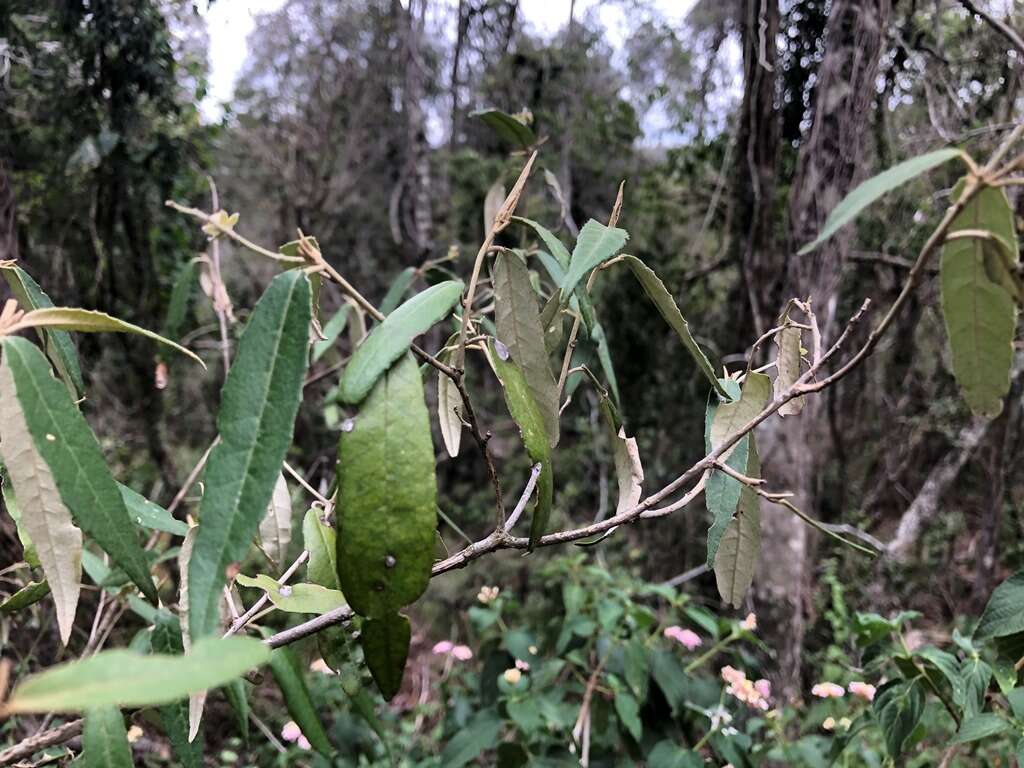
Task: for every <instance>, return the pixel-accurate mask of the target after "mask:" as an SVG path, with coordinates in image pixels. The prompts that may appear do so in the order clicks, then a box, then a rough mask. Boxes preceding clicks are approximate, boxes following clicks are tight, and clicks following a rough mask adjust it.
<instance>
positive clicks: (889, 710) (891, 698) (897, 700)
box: [872, 679, 925, 760]
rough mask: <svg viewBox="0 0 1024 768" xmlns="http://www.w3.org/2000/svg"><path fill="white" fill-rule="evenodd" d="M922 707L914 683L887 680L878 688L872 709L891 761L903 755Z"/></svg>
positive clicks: (920, 694)
mask: <svg viewBox="0 0 1024 768" xmlns="http://www.w3.org/2000/svg"><path fill="white" fill-rule="evenodd" d="M924 704H925V696H924V691H923V690H922V688H921V685H920V683H919V682H918V681H917V680H900V679H897V680H891V681H889V682H888V683H886V684H885V685H883V686H882V687H881V688H879V689H878V692H877V693H876V695H875V700H874V704H873V705H872V709H873V711H874V714H875V719H876V720H877V721H878V726H879V727H880V728H881V729H882V736H883V737H884V738H885V746H886V750H887V751H888V752H889V756H890V757H891V758H892V759H893V760H896V759H898V758H899V757H900V755H901V754H903V749H904V747H905V746H906V743H907V740H908V739H909V738H910V735H911V734H912V733H913V732H914V728H916V727H917V724H918V722H919V721H920V719H921V715H922V714H923V713H924Z"/></svg>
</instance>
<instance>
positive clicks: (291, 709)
mask: <svg viewBox="0 0 1024 768" xmlns="http://www.w3.org/2000/svg"><path fill="white" fill-rule="evenodd" d="M270 671H271V672H272V673H273V675H274V680H276V681H277V687H278V688H280V689H281V695H282V696H283V697H284V703H285V706H286V707H287V708H288V714H289V715H291V718H292V720H294V721H295V724H296V725H298V726H299V730H301V731H302V735H303V736H305V737H306V739H307V740H308V741H309V743H310V745H311V746H312V747H313V749H315V750H316V751H317V752H319V753H320V754H321V755H323V756H324V757H327V758H330V757H331V755H332V754H333V753H334V747H332V746H331V742H330V741H329V740H328V739H327V733H326V732H325V731H324V726H323V724H322V723H321V722H320V715H319V714H318V713H317V710H316V707H315V706H313V700H312V699H310V697H309V689H308V688H307V687H306V680H305V678H304V677H303V675H302V665H301V664H299V660H298V658H297V657H296V656H295V653H294V651H292V649H291V648H288V647H287V646H285V647H283V648H275V649H274V650H273V652H272V653H271V654H270Z"/></svg>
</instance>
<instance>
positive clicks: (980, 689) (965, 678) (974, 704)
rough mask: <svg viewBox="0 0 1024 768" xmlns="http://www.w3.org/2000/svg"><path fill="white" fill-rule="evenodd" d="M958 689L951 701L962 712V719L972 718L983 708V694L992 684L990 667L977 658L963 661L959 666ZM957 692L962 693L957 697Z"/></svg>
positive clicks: (971, 657) (955, 690) (972, 657)
mask: <svg viewBox="0 0 1024 768" xmlns="http://www.w3.org/2000/svg"><path fill="white" fill-rule="evenodd" d="M960 679H961V681H962V683H961V686H960V687H959V688H955V689H954V691H953V693H954V697H953V701H954V702H955V703H956V704H957V705H958V706H960V707H961V708H962V709H963V711H964V717H965V718H966V717H973V716H974V715H977V714H978V713H980V712H981V710H982V708H983V707H984V706H985V692H986V691H987V690H988V686H989V683H991V682H992V667H990V666H989V665H988V664H987V663H986V662H984V661H982V660H981V659H980V658H978V657H977V656H970V657H968V658H966V659H964V662H963V664H962V665H961V666H960ZM958 692H962V693H961V695H960V696H959V697H957V696H956V694H957V693H958Z"/></svg>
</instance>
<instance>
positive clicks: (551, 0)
mask: <svg viewBox="0 0 1024 768" xmlns="http://www.w3.org/2000/svg"><path fill="white" fill-rule="evenodd" d="M569 2H570V0H520V3H519V8H520V13H522V15H523V17H524V18H525V20H526V22H527V24H529V25H531V26H532V27H533V28H534V29H535V30H537V31H539V32H540V33H541V34H543V35H551V34H554V33H555V32H556V31H557V30H558V29H559V28H560V27H561V26H562V25H563V24H564V23H565V21H566V19H567V18H568V17H569ZM283 4H284V0H217V2H215V3H214V4H213V7H212V8H209V9H208V10H206V11H205V12H202V15H203V17H204V18H205V19H206V26H207V29H208V31H209V35H210V68H211V73H210V86H211V87H210V92H209V95H208V96H207V98H206V99H205V100H204V101H203V104H202V110H203V112H204V114H206V115H208V116H210V117H213V118H216V117H217V116H219V114H220V108H219V104H220V103H221V102H223V101H227V100H229V99H230V98H231V94H232V92H233V90H234V86H235V80H236V78H237V77H238V73H239V72H240V71H241V68H242V65H243V64H244V62H245V57H246V55H247V53H248V49H247V47H246V38H247V37H248V35H249V33H250V32H251V31H252V28H253V16H254V15H255V14H258V13H264V12H266V11H272V10H276V9H277V8H280V7H281V6H282V5H283ZM654 4H655V5H656V6H658V7H660V8H661V10H662V12H663V13H664V14H665V15H666V16H667V17H668V18H669V19H674V20H681V19H682V17H683V16H684V15H685V13H686V11H687V10H689V8H690V6H692V5H693V0H656V1H655V3H654ZM594 7H597V8H599V9H600V11H599V12H600V15H601V20H602V22H603V23H604V25H605V27H606V28H607V29H608V30H609V32H610V34H611V37H612V40H613V41H614V40H615V37H616V32H617V31H618V30H620V29H622V28H623V24H624V21H625V18H624V14H623V11H622V10H621V7H620V6H619V5H618V4H614V5H608V4H604V6H603V7H602V2H601V0H577V2H576V13H577V14H581V15H582V14H584V13H586V12H587V11H588V10H590V9H591V8H594Z"/></svg>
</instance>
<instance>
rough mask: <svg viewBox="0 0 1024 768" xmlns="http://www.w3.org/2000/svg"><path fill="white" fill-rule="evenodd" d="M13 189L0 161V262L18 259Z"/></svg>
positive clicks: (16, 222)
mask: <svg viewBox="0 0 1024 768" xmlns="http://www.w3.org/2000/svg"><path fill="white" fill-rule="evenodd" d="M16 213H17V205H16V203H15V199H14V188H13V187H12V186H11V177H10V175H9V174H8V173H7V166H6V165H5V164H4V162H3V161H2V160H0V261H4V260H7V259H16V258H18V221H17V216H16Z"/></svg>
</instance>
